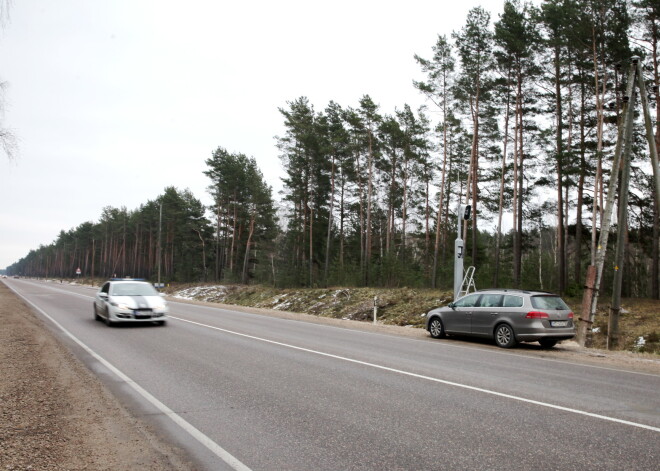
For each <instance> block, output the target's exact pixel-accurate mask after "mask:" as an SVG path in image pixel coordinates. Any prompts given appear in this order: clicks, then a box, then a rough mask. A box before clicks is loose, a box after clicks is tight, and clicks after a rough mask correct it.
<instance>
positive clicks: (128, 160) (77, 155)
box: [0, 0, 503, 268]
mask: <svg viewBox="0 0 660 471" xmlns="http://www.w3.org/2000/svg"><path fill="white" fill-rule="evenodd" d="M11 3H12V6H11V10H10V18H9V20H8V21H7V22H6V24H5V25H4V30H3V31H2V32H0V80H2V81H4V82H6V90H5V93H4V100H5V111H4V116H3V117H2V125H3V126H4V127H6V128H9V129H11V130H12V131H13V132H14V134H15V135H16V137H17V138H18V140H19V152H18V157H17V159H15V160H14V161H12V162H10V161H8V160H7V158H6V157H5V156H2V157H0V268H4V267H6V266H8V265H11V264H12V263H14V262H17V261H18V260H19V259H20V258H22V257H24V256H25V255H27V254H28V252H29V251H30V250H31V249H37V248H38V247H39V246H40V245H48V244H50V243H52V242H53V241H54V240H55V239H56V237H57V235H58V234H59V232H60V231H61V230H65V231H66V230H69V229H72V228H75V227H77V226H78V225H80V224H82V223H84V222H86V221H92V222H97V221H98V218H99V217H100V215H101V212H102V209H103V208H104V207H106V206H112V207H116V208H120V207H126V208H127V209H129V210H134V209H137V208H138V207H139V206H140V205H141V204H144V203H146V202H147V201H149V200H154V199H156V198H157V197H158V195H160V194H161V193H162V192H163V190H164V188H165V187H167V186H175V187H177V188H178V189H180V190H184V189H190V190H191V191H192V193H193V194H194V195H195V196H196V197H197V198H198V199H200V200H201V201H202V202H203V203H205V204H209V203H210V198H209V196H208V193H207V190H206V188H207V186H208V183H209V182H208V179H207V177H206V176H204V174H203V171H204V170H205V169H206V165H205V163H204V162H205V160H206V159H207V158H208V157H210V155H211V153H212V152H213V150H215V149H216V148H217V147H219V146H220V147H224V148H226V149H227V150H229V151H230V152H242V153H244V154H246V155H248V156H253V157H255V158H256V159H257V162H258V163H259V166H260V168H261V170H262V172H263V173H264V175H265V176H266V178H267V179H268V181H269V183H270V185H271V186H272V187H273V188H274V196H275V198H276V199H279V195H278V194H277V193H278V191H279V190H280V189H281V182H280V177H281V176H282V175H283V173H282V170H281V164H280V160H279V158H278V150H277V148H276V147H275V139H274V137H275V136H278V135H279V136H281V135H283V133H284V129H283V124H282V123H283V119H282V116H281V114H280V113H279V111H278V108H280V107H286V106H287V101H292V100H294V99H296V98H298V97H300V96H306V97H308V98H309V100H310V102H311V103H312V104H313V105H314V106H315V109H316V110H317V111H321V110H323V109H324V108H325V106H326V105H327V104H328V102H329V101H330V100H334V101H336V102H338V103H339V104H340V105H341V106H343V107H347V106H354V107H356V106H358V100H359V99H360V98H361V97H362V96H363V95H365V94H369V95H370V96H371V97H372V98H373V100H374V101H375V102H376V103H378V104H379V105H380V106H381V111H382V112H383V113H393V112H394V109H395V107H398V108H401V107H402V106H403V105H404V104H405V103H408V104H410V105H411V106H413V108H417V107H418V106H419V105H421V104H422V103H424V100H423V98H422V97H421V96H420V94H419V93H418V92H417V91H416V90H415V89H414V87H413V86H412V80H413V79H418V80H419V79H422V78H423V75H422V73H421V71H420V68H419V66H418V64H417V63H416V62H415V60H414V58H413V55H414V54H419V55H421V56H422V57H429V58H430V57H431V55H432V50H431V48H432V46H433V45H434V44H435V42H436V38H437V36H438V34H446V35H447V36H450V35H451V33H452V31H456V30H459V29H460V28H461V27H462V26H463V24H464V23H465V19H466V15H467V12H468V10H469V9H470V8H472V7H474V6H478V5H481V6H483V7H484V8H485V9H487V10H488V11H490V12H491V21H495V20H497V18H498V15H499V14H500V12H501V10H502V5H503V0H463V1H457V2H453V1H452V2H449V1H444V0H435V1H422V0H406V1H405V2H404V1H396V2H395V1H387V0H373V1H372V0H334V1H332V2H315V1H311V0H306V1H303V0H300V1H297V0H295V1H294V0H271V1H261V0H259V1H236V0H232V1H224V0H215V1H212V0H207V1H202V0H188V1H185V2H181V1H169V0H153V1H147V0H98V1H89V0H58V1H56V2H55V1H50V0H16V1H13V2H11ZM431 116H432V119H434V117H433V115H431Z"/></svg>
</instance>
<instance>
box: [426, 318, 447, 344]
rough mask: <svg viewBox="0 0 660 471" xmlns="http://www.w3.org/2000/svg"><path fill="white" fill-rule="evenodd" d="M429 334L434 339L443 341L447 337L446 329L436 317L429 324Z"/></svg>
mask: <svg viewBox="0 0 660 471" xmlns="http://www.w3.org/2000/svg"><path fill="white" fill-rule="evenodd" d="M429 333H430V334H431V337H433V338H434V339H441V338H444V336H445V328H444V327H443V325H442V321H441V320H440V319H439V318H438V317H434V318H433V319H432V320H431V323H430V324H429Z"/></svg>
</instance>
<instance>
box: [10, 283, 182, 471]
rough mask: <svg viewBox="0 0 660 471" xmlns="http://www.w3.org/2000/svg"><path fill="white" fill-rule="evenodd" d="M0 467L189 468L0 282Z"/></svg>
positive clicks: (42, 468) (48, 468) (153, 469)
mask: <svg viewBox="0 0 660 471" xmlns="http://www.w3.org/2000/svg"><path fill="white" fill-rule="evenodd" d="M0 326H1V327H0V470H2V471H7V470H40V471H41V470H44V471H45V470H83V469H87V470H129V469H130V470H133V469H140V470H152V471H161V470H184V469H186V470H189V469H192V467H191V466H190V464H189V463H186V462H185V459H184V458H183V454H181V453H180V452H178V451H177V450H174V449H172V448H170V447H169V446H168V445H166V444H164V443H162V442H160V441H159V440H158V439H157V438H156V436H155V435H154V434H152V433H151V432H150V431H149V430H148V429H147V427H146V426H145V425H143V424H142V423H141V422H140V421H138V420H137V419H135V418H133V417H131V416H130V415H129V414H128V412H127V411H126V410H125V409H123V408H122V407H121V406H120V405H119V403H118V402H117V401H116V400H115V399H114V398H113V397H112V396H111V395H110V394H109V393H108V392H107V391H106V390H105V388H104V387H103V385H101V383H100V382H99V381H98V380H97V379H96V378H95V377H94V376H93V375H92V373H91V372H90V371H89V370H87V368H86V367H85V366H84V365H82V363H80V362H79V361H78V360H77V359H75V358H74V357H73V356H72V354H71V353H69V352H68V351H67V350H66V348H65V347H63V346H62V345H61V344H60V343H58V341H57V340H56V339H55V338H54V336H53V335H52V333H51V332H50V331H49V330H48V329H46V328H45V326H44V325H43V324H42V321H41V320H40V319H38V318H37V317H35V315H34V314H33V313H32V311H31V310H30V309H29V308H28V307H27V306H25V304H23V302H22V301H21V300H20V299H19V298H17V297H16V296H15V294H14V293H13V292H11V291H10V290H9V289H8V288H7V287H6V285H5V284H4V283H1V282H0Z"/></svg>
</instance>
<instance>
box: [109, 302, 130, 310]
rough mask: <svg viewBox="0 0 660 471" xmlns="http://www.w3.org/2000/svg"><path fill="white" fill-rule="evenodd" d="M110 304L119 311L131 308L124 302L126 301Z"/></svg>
mask: <svg viewBox="0 0 660 471" xmlns="http://www.w3.org/2000/svg"><path fill="white" fill-rule="evenodd" d="M110 305H112V306H114V307H116V308H117V309H119V310H120V311H130V310H132V309H133V308H132V307H130V306H129V305H128V304H126V303H110Z"/></svg>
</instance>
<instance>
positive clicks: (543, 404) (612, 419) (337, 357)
mask: <svg viewBox="0 0 660 471" xmlns="http://www.w3.org/2000/svg"><path fill="white" fill-rule="evenodd" d="M169 317H170V319H176V320H179V321H181V322H187V323H189V324H194V325H198V326H201V327H206V328H208V329H213V330H219V331H221V332H225V333H228V334H232V335H237V336H239V337H245V338H248V339H252V340H258V341H260V342H265V343H270V344H272V345H278V346H280V347H286V348H290V349H293V350H298V351H301V352H306V353H313V354H315V355H320V356H324V357H328V358H333V359H335V360H342V361H346V362H349V363H355V364H357V365H362V366H368V367H371V368H376V369H379V370H383V371H389V372H391V373H398V374H401V375H404V376H410V377H413V378H418V379H423V380H426V381H432V382H435V383H441V384H446V385H448V386H454V387H457V388H463V389H468V390H470V391H477V392H480V393H484V394H490V395H492V396H498V397H503V398H505V399H512V400H515V401H520V402H526V403H528V404H534V405H537V406H541V407H547V408H550V409H555V410H560V411H563V412H571V413H573V414H579V415H584V416H587V417H593V418H596V419H601V420H606V421H609V422H616V423H619V424H623V425H630V426H632V427H638V428H643V429H646V430H651V431H653V432H660V427H653V426H651V425H645V424H640V423H637V422H631V421H628V420H622V419H617V418H615V417H608V416H606V415H600V414H594V413H593V412H587V411H583V410H579V409H572V408H570V407H564V406H559V405H556V404H550V403H548V402H541V401H535V400H533V399H527V398H525V397H521V396H514V395H511V394H505V393H501V392H497V391H493V390H491V389H484V388H479V387H476V386H470V385H467V384H461V383H456V382H453V381H447V380H444V379H439V378H434V377H432V376H426V375H420V374H417V373H411V372H409V371H404V370H398V369H396V368H390V367H389V366H383V365H377V364H375V363H369V362H366V361H362V360H356V359H354V358H348V357H343V356H340V355H334V354H332V353H326V352H320V351H318V350H312V349H309V348H304V347H298V346H296V345H290V344H287V343H283V342H277V341H275V340H269V339H265V338H262V337H256V336H254V335H248V334H243V333H240V332H235V331H232V330H227V329H223V328H221V327H214V326H212V325H208V324H202V323H200V322H195V321H190V320H187V319H182V318H180V317H174V316H169Z"/></svg>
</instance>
